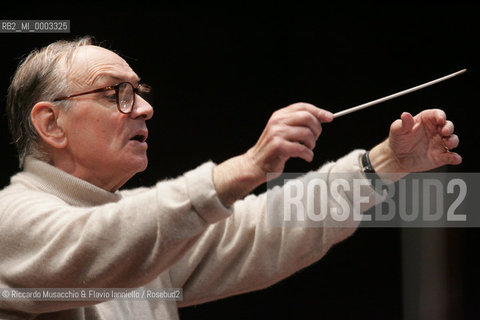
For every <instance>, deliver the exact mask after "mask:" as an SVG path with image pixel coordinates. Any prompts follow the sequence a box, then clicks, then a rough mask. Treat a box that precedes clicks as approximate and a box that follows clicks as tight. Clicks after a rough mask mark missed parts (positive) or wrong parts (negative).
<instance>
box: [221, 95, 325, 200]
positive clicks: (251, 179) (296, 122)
mask: <svg viewBox="0 0 480 320" xmlns="http://www.w3.org/2000/svg"><path fill="white" fill-rule="evenodd" d="M332 120H333V115H332V113H330V112H328V111H326V110H322V109H319V108H317V107H315V106H314V105H311V104H308V103H295V104H292V105H290V106H288V107H285V108H282V109H279V110H277V111H275V112H274V113H273V114H272V116H271V117H270V119H269V120H268V123H267V125H266V127H265V129H264V130H263V132H262V135H261V136H260V138H259V139H258V141H257V143H256V144H255V145H254V146H253V147H251V148H250V149H249V150H248V151H247V152H246V153H244V154H242V155H240V156H237V157H234V158H231V159H229V160H227V161H225V162H222V163H221V164H219V165H218V166H216V167H215V168H214V172H213V180H214V184H215V187H216V189H217V193H218V195H219V197H220V199H221V200H222V202H223V203H224V204H225V205H230V204H232V203H233V202H234V201H236V200H238V199H241V198H242V197H244V196H245V195H247V194H248V193H250V192H251V191H252V190H253V189H254V188H255V187H257V186H258V185H260V184H262V183H264V182H265V181H266V179H267V173H274V174H271V175H269V178H271V179H272V178H274V177H275V176H276V175H280V174H281V173H282V172H283V170H284V168H285V163H286V162H287V160H288V159H290V158H301V159H304V160H305V161H308V162H310V161H312V159H313V149H314V148H315V143H316V141H317V139H318V137H319V136H320V134H321V133H322V123H324V122H331V121H332ZM275 174H276V175H275Z"/></svg>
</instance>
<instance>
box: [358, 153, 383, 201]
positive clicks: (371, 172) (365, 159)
mask: <svg viewBox="0 0 480 320" xmlns="http://www.w3.org/2000/svg"><path fill="white" fill-rule="evenodd" d="M362 170H363V172H364V173H365V176H366V177H367V179H369V181H370V184H371V185H372V187H373V188H374V189H375V190H376V191H377V192H378V193H380V194H383V192H384V190H385V188H386V186H385V185H384V184H383V183H381V182H382V179H381V178H380V177H379V176H378V174H377V173H376V172H375V169H373V166H372V163H371V162H370V157H369V155H368V151H367V152H365V153H364V154H363V156H362ZM377 181H378V182H377ZM379 182H380V183H379ZM379 185H380V188H379Z"/></svg>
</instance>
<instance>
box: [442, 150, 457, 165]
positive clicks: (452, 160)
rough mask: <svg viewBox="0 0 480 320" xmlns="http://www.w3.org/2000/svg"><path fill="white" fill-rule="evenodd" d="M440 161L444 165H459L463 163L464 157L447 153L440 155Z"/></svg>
mask: <svg viewBox="0 0 480 320" xmlns="http://www.w3.org/2000/svg"><path fill="white" fill-rule="evenodd" d="M440 160H441V161H442V163H444V164H451V165H457V164H460V163H462V157H461V156H460V155H459V154H458V153H456V152H445V153H443V154H441V155H440Z"/></svg>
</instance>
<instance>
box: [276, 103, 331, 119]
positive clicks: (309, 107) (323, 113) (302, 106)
mask: <svg viewBox="0 0 480 320" xmlns="http://www.w3.org/2000/svg"><path fill="white" fill-rule="evenodd" d="M282 110H288V111H307V112H309V113H311V114H312V115H313V116H314V117H316V118H317V119H318V121H320V122H321V123H324V122H332V121H333V113H331V112H330V111H327V110H323V109H320V108H317V107H315V106H314V105H313V104H309V103H305V102H299V103H294V104H291V105H289V106H288V107H286V108H284V109H282Z"/></svg>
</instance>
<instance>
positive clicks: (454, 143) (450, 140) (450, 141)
mask: <svg viewBox="0 0 480 320" xmlns="http://www.w3.org/2000/svg"><path fill="white" fill-rule="evenodd" d="M459 142H460V141H459V139H458V136H457V135H456V134H453V135H451V136H449V137H447V138H443V144H444V145H445V147H447V148H448V149H455V148H456V147H458V144H459Z"/></svg>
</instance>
